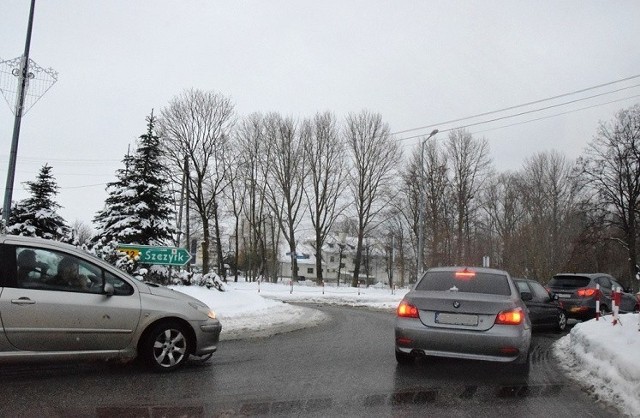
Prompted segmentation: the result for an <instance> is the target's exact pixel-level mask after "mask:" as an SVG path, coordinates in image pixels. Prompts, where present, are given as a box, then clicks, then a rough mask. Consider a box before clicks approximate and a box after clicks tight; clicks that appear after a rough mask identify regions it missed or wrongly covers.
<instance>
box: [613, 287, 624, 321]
mask: <svg viewBox="0 0 640 418" xmlns="http://www.w3.org/2000/svg"><path fill="white" fill-rule="evenodd" d="M612 291H613V292H612V293H611V305H612V307H611V312H613V325H616V324H618V323H620V325H622V322H620V318H619V316H618V314H619V312H620V302H622V289H620V288H619V287H616V288H613V289H612Z"/></svg>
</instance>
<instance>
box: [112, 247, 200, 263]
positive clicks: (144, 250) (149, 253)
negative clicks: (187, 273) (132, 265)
mask: <svg viewBox="0 0 640 418" xmlns="http://www.w3.org/2000/svg"><path fill="white" fill-rule="evenodd" d="M118 251H121V252H124V253H127V255H128V256H129V257H131V258H135V257H139V258H138V262H140V263H143V264H160V265H165V266H184V265H185V264H187V263H188V262H189V260H191V254H189V251H187V250H186V249H185V248H176V247H153V246H151V245H135V244H121V245H118Z"/></svg>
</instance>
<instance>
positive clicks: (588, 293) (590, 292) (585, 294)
mask: <svg viewBox="0 0 640 418" xmlns="http://www.w3.org/2000/svg"><path fill="white" fill-rule="evenodd" d="M597 292H598V291H597V290H596V289H593V288H587V289H579V290H578V291H577V292H576V294H577V295H578V296H580V297H581V298H590V297H592V296H595V295H596V293H597Z"/></svg>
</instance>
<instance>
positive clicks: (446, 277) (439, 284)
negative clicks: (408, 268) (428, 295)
mask: <svg viewBox="0 0 640 418" xmlns="http://www.w3.org/2000/svg"><path fill="white" fill-rule="evenodd" d="M456 273H460V272H455V271H433V272H427V273H426V274H425V275H424V276H423V277H422V280H420V282H419V283H418V284H417V286H416V290H427V291H447V290H452V289H453V288H455V289H457V291H458V292H468V293H485V294H489V295H504V296H509V295H511V288H510V287H509V281H508V280H507V276H505V275H503V274H492V273H481V272H470V274H467V275H464V276H463V275H457V274H456Z"/></svg>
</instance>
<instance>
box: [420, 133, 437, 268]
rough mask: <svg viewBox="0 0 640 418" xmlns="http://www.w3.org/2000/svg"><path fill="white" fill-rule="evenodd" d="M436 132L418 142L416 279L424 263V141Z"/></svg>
mask: <svg viewBox="0 0 640 418" xmlns="http://www.w3.org/2000/svg"><path fill="white" fill-rule="evenodd" d="M437 133H438V130H437V129H434V130H433V131H431V133H430V134H429V136H428V137H426V138H425V139H423V140H422V142H421V144H420V187H419V188H418V192H419V193H420V200H419V202H420V203H419V205H420V207H419V208H418V211H419V212H418V228H419V231H418V279H419V278H420V277H422V269H423V265H424V263H423V260H422V256H423V253H424V144H426V142H427V141H428V140H429V139H431V137H433V136H434V135H435V134H437Z"/></svg>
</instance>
